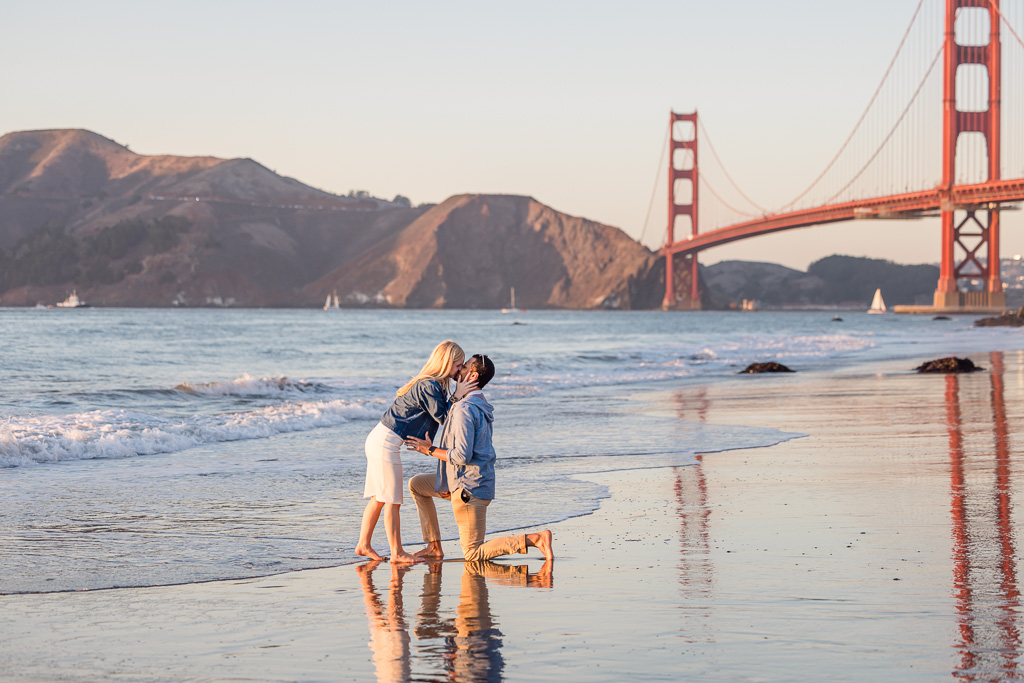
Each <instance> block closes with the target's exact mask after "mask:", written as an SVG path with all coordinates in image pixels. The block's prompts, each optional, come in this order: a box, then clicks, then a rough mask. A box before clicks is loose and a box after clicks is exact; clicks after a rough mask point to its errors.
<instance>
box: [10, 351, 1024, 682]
mask: <svg viewBox="0 0 1024 683" xmlns="http://www.w3.org/2000/svg"><path fill="white" fill-rule="evenodd" d="M966 355H968V356H972V357H973V359H975V360H977V361H978V362H980V364H981V365H983V366H984V367H985V368H986V371H985V372H980V373H973V374H971V375H938V376H929V375H918V374H916V373H913V372H912V371H910V370H907V369H903V365H902V364H903V361H902V360H898V359H897V360H890V361H885V362H882V363H870V362H869V363H868V365H869V366H872V367H865V365H864V364H862V363H858V364H853V365H849V366H844V367H842V368H839V369H835V370H833V371H827V372H826V371H822V372H807V373H799V374H797V375H793V376H788V375H787V376H780V375H772V376H759V377H758V378H756V379H755V378H748V381H756V382H757V385H756V387H757V391H756V392H752V391H751V390H750V385H749V384H744V383H742V382H741V381H736V382H719V383H713V384H705V385H697V384H695V385H690V384H681V385H679V386H677V387H674V388H671V389H662V388H660V387H654V388H653V391H651V392H646V393H645V394H644V396H645V397H646V399H645V400H646V407H645V410H646V411H647V412H650V413H657V414H660V415H663V416H664V417H668V418H674V419H677V420H681V421H693V422H703V423H706V424H742V425H751V424H755V425H758V426H764V427H771V428H774V429H779V430H782V431H787V432H799V433H802V434H806V436H804V437H802V438H793V439H789V440H787V441H783V442H781V443H778V444H776V445H774V446H769V447H765V448H753V449H736V450H727V451H719V452H715V453H710V454H704V455H701V456H699V457H698V458H697V462H696V463H695V464H694V465H687V466H674V467H659V468H656V469H634V470H625V471H622V470H620V471H614V472H606V473H600V474H590V475H585V478H586V479H587V480H589V481H593V482H596V483H598V484H601V485H603V486H606V487H607V488H608V492H609V496H608V497H607V498H604V499H602V500H600V502H599V507H598V509H597V510H596V511H595V512H593V513H591V514H587V515H582V516H578V517H573V518H570V519H567V520H565V521H562V522H559V523H557V524H554V525H552V526H551V527H550V528H551V529H552V531H553V533H554V537H555V554H556V560H555V561H554V569H553V572H552V573H551V575H550V576H544V575H543V561H542V558H539V557H537V556H536V553H534V554H533V555H528V556H522V555H515V556H511V557H508V558H502V559H501V561H500V562H497V563H494V566H487V567H484V568H479V569H478V568H471V567H470V566H469V565H466V564H465V563H463V562H461V561H446V562H444V563H443V566H441V567H440V568H439V569H437V570H434V569H433V568H431V567H429V566H427V565H423V564H419V565H413V566H412V567H410V568H406V569H397V568H394V569H393V568H391V567H390V566H389V565H386V564H385V565H379V566H377V567H376V568H373V569H362V570H360V569H359V568H360V567H367V563H362V562H359V563H356V564H355V566H353V564H339V565H337V566H335V567H332V568H324V569H307V570H301V571H293V572H286V573H283V574H273V575H267V576H264V577H260V578H247V579H240V580H215V581H209V582H203V583H186V584H181V585H177V586H161V587H147V588H122V589H100V590H90V591H74V592H57V593H21V594H11V595H5V596H3V597H0V605H3V606H4V608H5V613H6V614H7V615H8V619H7V623H6V624H5V626H3V627H0V628H2V631H0V634H2V635H3V645H0V669H3V670H5V671H7V672H10V675H11V680H24V681H42V680H53V679H61V680H70V681H76V680H83V681H84V680H95V679H97V678H107V677H112V676H115V675H116V676H120V677H126V678H129V679H130V680H142V681H165V680H166V681H170V680H181V679H182V678H193V679H198V680H211V679H216V678H223V677H229V676H231V677H242V678H249V679H252V680H274V681H276V680H296V679H299V680H367V679H373V678H374V677H375V676H376V677H378V679H379V680H387V679H393V678H398V679H407V678H410V677H412V676H415V677H420V678H424V679H428V680H430V679H433V678H441V677H444V676H445V675H447V674H446V671H448V673H450V672H451V671H452V670H451V669H448V670H446V669H445V665H444V662H445V661H448V662H451V663H452V666H455V667H463V668H461V669H454V670H455V671H461V672H462V673H463V674H464V677H465V678H467V679H472V678H474V677H479V676H480V675H482V674H490V675H494V674H497V677H498V678H508V679H509V680H527V679H538V678H540V679H550V678H553V677H555V676H558V675H564V671H565V668H566V667H569V668H570V669H571V670H573V675H574V677H575V678H579V679H580V680H621V679H622V677H624V676H630V677H631V678H636V679H641V680H645V679H651V680H653V679H663V678H679V677H680V676H692V677H699V678H702V679H711V680H736V679H758V680H821V679H822V678H824V677H828V678H830V679H831V678H834V679H838V680H864V679H865V678H871V679H872V680H933V679H934V678H936V677H938V676H951V675H952V676H954V677H957V676H963V677H981V678H986V677H993V676H996V677H1006V676H1011V677H1012V676H1014V675H1018V674H1019V672H1018V669H1017V666H1018V664H1019V662H1020V661H1021V659H1022V657H1024V655H1022V650H1024V648H1022V646H1021V644H1020V643H1019V642H1018V639H1016V638H1015V636H1014V635H1013V634H1014V633H1016V630H1015V629H1018V628H1020V627H1021V626H1022V624H1020V620H1019V618H1018V616H1017V606H1016V598H1015V597H1014V595H1015V591H1016V588H1015V586H1016V585H1017V584H1018V578H1017V568H1016V566H1017V562H1018V561H1019V558H1018V557H1017V550H1018V546H1017V544H1016V543H1017V542H1016V538H1017V536H1018V535H1019V534H1018V531H1017V530H1018V529H1020V528H1021V524H1022V516H1024V515H1022V512H1021V511H1019V510H1018V506H1016V505H1015V504H1014V500H1015V499H1016V498H1019V497H1020V495H1024V492H1022V491H1021V486H1022V484H1020V483H1019V482H1024V467H1022V466H1020V465H1018V464H1017V463H1015V462H1014V461H1013V460H1012V458H1010V453H1011V452H1012V449H1011V445H1012V444H1013V443H1014V442H1017V443H1019V442H1020V441H1021V439H1022V438H1024V415H1022V412H1021V407H1020V406H1022V405H1024V402H1022V401H1021V400H1020V399H1021V398H1022V397H1024V382H1022V381H1021V379H1020V378H1021V377H1024V352H1021V351H1011V352H1003V353H1000V352H987V353H968V354H966ZM922 358H923V357H922ZM924 359H927V358H924ZM898 364H899V365H898ZM878 366H882V367H881V368H879V367H878ZM897 367H899V368H900V369H899V370H897ZM872 370H873V371H872ZM740 379H741V380H742V378H740ZM993 439H994V440H995V441H993ZM577 476H578V475H577ZM1000 492H1001V493H1000ZM997 494H998V495H997ZM444 512H445V510H444V508H443V507H441V508H439V513H441V514H444ZM409 519H410V522H409V523H407V525H409V526H410V528H412V524H411V520H412V518H411V517H410V518H409ZM491 521H492V524H493V525H494V527H495V529H497V528H498V527H499V526H500V519H498V517H497V516H495V518H494V519H493V520H491ZM527 528H537V527H527ZM492 533H493V532H492ZM413 535H414V534H413ZM445 545H446V550H447V552H448V553H449V555H448V559H449V560H454V555H456V554H458V546H457V543H453V542H447V543H446V544H445ZM409 546H410V547H419V544H412V543H409ZM1007 548H1009V550H1007ZM367 574H370V576H369V577H368V576H366V575H367ZM385 586H387V588H385ZM1008 586H1009V589H1008V588H1007V587H1008ZM1010 589H1012V590H1010ZM965 625H969V628H968V629H967V630H965ZM496 632H498V633H496ZM965 634H968V635H969V637H968V635H965ZM451 636H454V641H450V640H446V638H449V637H451ZM368 638H369V643H368V642H367V639H368ZM460 639H461V640H460ZM453 643H454V644H453ZM54 644H56V645H57V647H53V646H54ZM445 657H448V659H447V660H446V659H445Z"/></svg>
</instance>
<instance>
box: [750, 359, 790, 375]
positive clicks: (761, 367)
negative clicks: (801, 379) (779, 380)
mask: <svg viewBox="0 0 1024 683" xmlns="http://www.w3.org/2000/svg"><path fill="white" fill-rule="evenodd" d="M763 372H795V370H790V369H789V368H787V367H786V366H785V365H783V364H782V363H776V362H775V361H769V362H767V363H751V364H750V365H748V366H747V367H746V368H745V369H743V370H740V371H739V372H738V373H736V374H739V375H756V374H760V373H763Z"/></svg>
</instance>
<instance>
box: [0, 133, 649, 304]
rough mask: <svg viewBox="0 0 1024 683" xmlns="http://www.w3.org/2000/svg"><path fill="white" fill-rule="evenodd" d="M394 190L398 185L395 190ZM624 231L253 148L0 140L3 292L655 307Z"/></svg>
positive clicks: (20, 297)
mask: <svg viewBox="0 0 1024 683" xmlns="http://www.w3.org/2000/svg"><path fill="white" fill-rule="evenodd" d="M396 199H397V198H396ZM654 264H655V257H654V255H653V254H651V252H650V251H648V250H647V249H645V248H644V247H642V246H641V245H639V244H637V243H636V242H634V241H633V240H631V239H630V238H629V237H628V236H626V235H625V234H624V233H622V232H621V231H620V230H618V229H616V228H613V227H610V226H605V225H601V224H598V223H595V222H593V221H588V220H586V219H583V218H577V217H573V216H567V215H565V214H561V213H559V212H557V211H555V210H553V209H551V208H550V207H546V206H544V205H542V204H540V203H539V202H537V201H535V200H533V199H531V198H529V197H512V196H498V195H461V196H457V197H452V198H450V199H448V200H447V201H445V202H443V203H442V204H439V205H437V206H432V207H431V206H422V207H418V208H412V207H409V206H408V205H407V202H405V203H403V202H398V201H395V202H387V201H384V200H380V199H376V198H373V197H369V196H356V197H343V196H338V195H333V194H330V193H327V192H324V191H322V190H317V189H315V188H312V187H310V186H308V185H304V184H303V183H300V182H298V181H296V180H294V179H291V178H285V177H282V176H279V175H277V174H276V173H273V172H272V171H270V170H269V169H267V168H265V167H263V166H261V165H260V164H258V163H256V162H255V161H253V160H251V159H217V158H213V157H174V156H145V155H139V154H136V153H134V152H132V151H130V150H129V149H127V148H126V147H124V146H122V145H119V144H117V143H116V142H114V141H112V140H109V139H107V138H104V137H102V136H100V135H97V134H95V133H91V132H89V131H84V130H53V131H28V132H21V133H11V134H8V135H5V136H3V137H2V138H0V304H2V305H34V304H36V303H37V302H43V303H52V302H54V301H57V300H60V299H62V298H64V296H65V294H66V292H68V291H69V290H71V289H77V290H78V293H79V295H80V296H81V297H82V298H83V299H85V300H87V301H89V302H91V303H93V304H96V305H107V306H169V305H172V303H173V304H178V305H216V304H222V303H225V302H231V303H233V305H239V306H318V305H320V304H321V303H322V302H323V300H324V298H325V296H326V294H327V293H330V292H333V291H337V293H338V294H339V297H340V298H341V299H342V301H343V302H344V303H345V304H346V305H384V306H397V307H404V306H409V307H458V308H462V307H469V308H496V307H500V306H502V305H506V304H507V301H508V294H509V288H510V287H515V288H516V293H517V297H516V298H517V303H519V304H520V305H523V306H527V307H532V308H537V307H571V308H592V307H601V306H604V307H622V308H628V307H653V306H656V305H658V303H660V299H659V298H658V296H659V295H658V294H654V295H651V294H650V292H657V290H658V287H657V286H656V285H655V284H652V283H653V282H656V280H657V278H658V277H659V271H658V269H657V268H655V267H654Z"/></svg>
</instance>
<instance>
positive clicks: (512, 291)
mask: <svg viewBox="0 0 1024 683" xmlns="http://www.w3.org/2000/svg"><path fill="white" fill-rule="evenodd" d="M508 289H509V304H508V308H503V309H501V312H502V313H515V311H516V288H515V287H509V288H508Z"/></svg>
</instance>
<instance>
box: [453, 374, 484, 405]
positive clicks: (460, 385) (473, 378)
mask: <svg viewBox="0 0 1024 683" xmlns="http://www.w3.org/2000/svg"><path fill="white" fill-rule="evenodd" d="M478 377H479V374H478V373H475V372H474V373H470V374H469V375H466V379H461V380H456V382H455V393H454V394H452V398H454V399H455V400H456V401H459V400H461V399H463V398H465V397H466V394H468V393H469V392H471V391H475V390H476V383H477V378H478Z"/></svg>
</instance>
